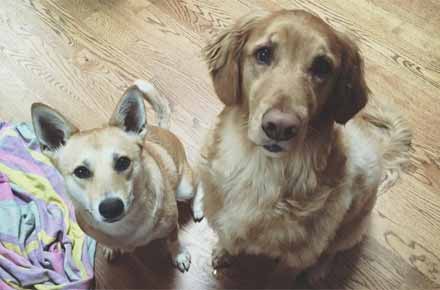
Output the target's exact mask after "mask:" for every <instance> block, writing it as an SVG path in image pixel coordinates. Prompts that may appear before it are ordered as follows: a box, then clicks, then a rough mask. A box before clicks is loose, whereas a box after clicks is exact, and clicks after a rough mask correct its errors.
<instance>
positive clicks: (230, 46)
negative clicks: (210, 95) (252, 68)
mask: <svg viewBox="0 0 440 290" xmlns="http://www.w3.org/2000/svg"><path fill="white" fill-rule="evenodd" d="M261 18H262V15H260V14H249V15H247V16H244V17H242V18H241V19H240V20H238V21H237V22H236V23H235V24H234V25H232V26H230V27H229V28H226V29H225V30H223V31H222V32H220V33H219V34H218V35H217V36H216V37H214V39H213V41H211V42H209V43H208V45H207V46H206V47H205V48H204V49H203V55H204V58H205V60H206V62H207V64H208V69H209V72H210V74H211V78H212V82H213V84H214V89H215V92H216V93H217V96H218V97H219V99H220V100H221V101H222V102H223V103H224V104H225V105H226V106H232V105H235V104H239V103H240V101H241V100H240V97H241V96H240V95H241V71H240V70H241V69H240V60H241V55H242V49H243V47H244V45H245V43H246V40H247V38H248V36H249V33H250V32H251V30H252V28H253V27H255V25H256V23H258V21H259V20H260V19H261Z"/></svg>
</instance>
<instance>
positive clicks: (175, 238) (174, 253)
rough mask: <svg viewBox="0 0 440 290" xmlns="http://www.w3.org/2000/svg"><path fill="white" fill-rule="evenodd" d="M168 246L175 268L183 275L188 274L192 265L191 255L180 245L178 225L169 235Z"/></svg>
mask: <svg viewBox="0 0 440 290" xmlns="http://www.w3.org/2000/svg"><path fill="white" fill-rule="evenodd" d="M167 246H168V251H169V252H170V255H171V259H172V262H173V264H174V266H176V267H177V268H178V269H179V271H180V272H182V273H185V272H188V271H189V267H190V265H191V254H190V253H189V252H188V250H187V249H186V248H185V247H184V246H183V245H182V244H181V243H180V240H179V226H178V225H176V228H175V229H174V230H173V232H172V233H171V234H170V235H169V237H168V239H167Z"/></svg>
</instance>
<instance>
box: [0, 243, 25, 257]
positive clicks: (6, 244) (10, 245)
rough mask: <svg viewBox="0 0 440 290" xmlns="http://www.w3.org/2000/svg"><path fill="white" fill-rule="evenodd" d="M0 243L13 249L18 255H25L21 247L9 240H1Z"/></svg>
mask: <svg viewBox="0 0 440 290" xmlns="http://www.w3.org/2000/svg"><path fill="white" fill-rule="evenodd" d="M0 243H1V244H2V245H3V246H4V247H5V248H6V249H8V250H11V251H13V252H14V253H16V254H17V255H20V256H23V253H22V251H21V249H20V247H19V246H18V245H16V244H12V243H8V242H3V241H0Z"/></svg>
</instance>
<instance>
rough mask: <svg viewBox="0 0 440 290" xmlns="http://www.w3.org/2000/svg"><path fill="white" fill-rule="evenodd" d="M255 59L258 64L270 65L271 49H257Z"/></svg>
mask: <svg viewBox="0 0 440 290" xmlns="http://www.w3.org/2000/svg"><path fill="white" fill-rule="evenodd" d="M255 58H256V59H257V62H258V63H259V64H264V65H270V63H271V62H272V49H271V48H270V47H267V46H264V47H261V48H259V49H257V51H256V52H255Z"/></svg>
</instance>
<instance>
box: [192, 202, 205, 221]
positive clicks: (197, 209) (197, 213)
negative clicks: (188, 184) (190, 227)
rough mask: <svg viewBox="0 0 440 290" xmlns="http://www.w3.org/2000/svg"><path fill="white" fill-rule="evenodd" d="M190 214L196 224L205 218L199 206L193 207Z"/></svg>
mask: <svg viewBox="0 0 440 290" xmlns="http://www.w3.org/2000/svg"><path fill="white" fill-rule="evenodd" d="M192 213H193V219H194V221H195V222H197V223H198V222H201V221H202V219H203V218H204V217H205V216H204V214H203V207H202V206H201V205H193V208H192Z"/></svg>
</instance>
